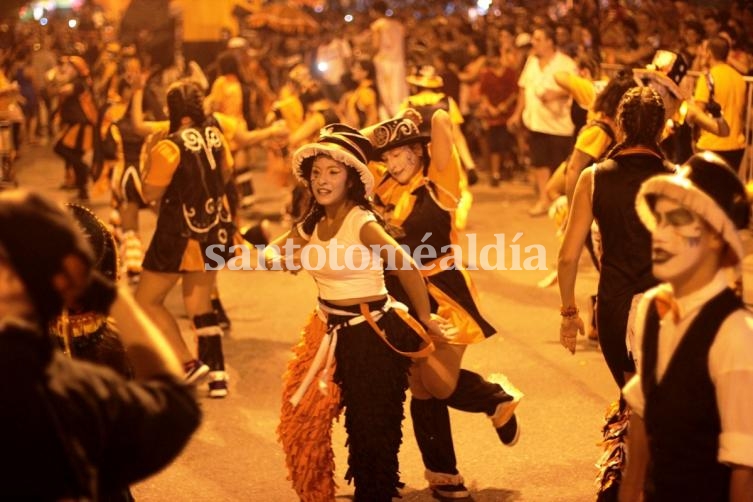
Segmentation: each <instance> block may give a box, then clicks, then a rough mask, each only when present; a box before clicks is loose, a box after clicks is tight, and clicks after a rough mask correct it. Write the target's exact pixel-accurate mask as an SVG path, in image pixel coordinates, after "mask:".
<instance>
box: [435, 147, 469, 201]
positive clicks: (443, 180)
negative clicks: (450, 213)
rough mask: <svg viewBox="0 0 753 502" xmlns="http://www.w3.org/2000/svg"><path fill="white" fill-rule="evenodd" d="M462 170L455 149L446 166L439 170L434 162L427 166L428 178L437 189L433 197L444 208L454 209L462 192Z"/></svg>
mask: <svg viewBox="0 0 753 502" xmlns="http://www.w3.org/2000/svg"><path fill="white" fill-rule="evenodd" d="M462 170H463V166H462V164H461V163H460V157H459V156H458V152H457V150H456V149H455V148H453V149H452V157H451V158H450V161H449V162H448V164H447V165H446V166H443V167H441V168H440V167H439V166H437V165H436V164H435V163H434V161H432V162H431V163H430V164H429V170H428V178H429V179H430V180H431V181H433V182H434V183H435V184H436V185H437V186H438V187H439V189H437V190H436V192H435V194H434V195H435V196H436V197H437V198H438V199H439V202H441V203H442V204H443V205H444V206H446V207H450V208H454V207H455V206H457V204H458V200H459V199H460V194H461V192H462V187H461V184H462V178H463V176H462Z"/></svg>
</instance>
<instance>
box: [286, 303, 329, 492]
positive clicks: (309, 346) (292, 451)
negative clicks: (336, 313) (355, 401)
mask: <svg viewBox="0 0 753 502" xmlns="http://www.w3.org/2000/svg"><path fill="white" fill-rule="evenodd" d="M326 331H327V326H326V324H325V323H324V322H322V321H321V319H319V317H317V315H316V314H312V315H311V317H310V319H309V322H308V324H307V325H306V327H304V329H303V331H302V332H301V340H300V341H299V342H298V343H297V344H296V345H295V347H293V354H294V355H293V358H292V359H291V360H290V361H289V362H288V367H287V371H286V372H285V374H284V375H283V391H282V414H281V417H280V425H279V427H278V428H277V435H278V438H279V440H280V442H281V443H282V447H283V450H284V451H285V461H286V464H287V467H288V479H289V480H290V481H292V483H293V488H294V489H295V492H296V494H297V495H298V497H299V498H300V499H301V501H302V502H331V501H332V500H334V499H335V488H336V485H335V480H334V472H335V455H334V452H333V451H332V421H333V420H334V419H336V418H337V417H338V416H339V414H340V411H341V407H340V388H339V387H338V386H337V384H335V383H334V382H333V381H332V375H333V374H334V367H333V368H330V370H329V372H328V379H327V382H326V389H322V388H321V386H322V385H323V384H322V383H319V385H311V386H310V387H309V388H308V389H307V390H306V393H305V394H304V396H303V399H302V400H301V402H300V403H299V404H298V406H293V405H292V404H291V403H290V398H291V397H292V396H293V394H294V393H295V391H296V390H297V389H298V387H299V386H300V384H301V382H302V381H303V378H304V376H305V375H306V371H307V370H308V368H309V366H311V363H312V361H313V359H314V355H315V354H316V351H317V349H318V348H319V344H320V342H321V340H322V338H323V337H324V336H326ZM318 377H319V375H317V380H315V382H319V379H318Z"/></svg>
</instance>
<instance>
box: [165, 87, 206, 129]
mask: <svg viewBox="0 0 753 502" xmlns="http://www.w3.org/2000/svg"><path fill="white" fill-rule="evenodd" d="M167 109H168V113H169V115H170V133H174V132H175V131H177V130H178V129H180V125H181V120H182V119H183V117H188V118H190V119H191V121H192V122H193V124H194V125H195V126H199V125H201V124H203V123H204V121H205V120H206V115H204V92H203V91H202V90H201V88H200V87H199V85H198V84H196V83H195V82H193V81H191V80H188V79H181V80H178V81H177V82H175V83H174V84H172V85H171V86H170V87H169V88H168V89H167Z"/></svg>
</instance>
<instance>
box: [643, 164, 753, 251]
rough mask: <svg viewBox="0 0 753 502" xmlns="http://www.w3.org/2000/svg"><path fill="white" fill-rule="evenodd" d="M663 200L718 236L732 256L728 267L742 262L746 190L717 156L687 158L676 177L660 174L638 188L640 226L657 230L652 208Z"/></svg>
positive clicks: (747, 215) (747, 219)
mask: <svg viewBox="0 0 753 502" xmlns="http://www.w3.org/2000/svg"><path fill="white" fill-rule="evenodd" d="M659 196H662V197H667V198H669V199H672V200H674V201H675V202H677V203H678V204H680V205H682V206H684V207H686V208H687V209H689V210H691V211H693V212H694V213H696V214H697V215H698V216H700V217H701V218H702V219H703V220H705V221H706V223H708V224H709V225H710V226H711V228H713V229H714V230H715V231H716V232H718V233H719V235H721V237H722V239H724V241H725V242H726V243H727V244H728V245H729V249H730V251H731V253H732V256H730V257H729V258H730V259H731V263H736V262H739V261H742V259H743V256H744V252H743V243H742V239H741V238H740V230H742V229H744V228H747V226H748V224H749V223H750V205H749V204H748V200H747V194H746V191H745V186H744V185H743V183H742V181H740V178H739V177H738V176H737V173H735V172H734V171H733V170H732V169H731V168H730V167H729V165H727V163H726V162H725V161H724V160H723V159H722V158H721V157H720V156H719V155H717V154H715V153H712V152H701V153H697V154H695V155H693V156H692V157H690V158H689V159H688V160H687V162H685V163H684V164H683V165H682V166H680V167H679V168H678V170H677V172H676V173H675V174H662V175H658V176H653V177H651V178H649V179H647V180H646V181H645V182H644V183H643V185H641V188H640V190H639V191H638V195H637V197H636V200H635V207H636V210H637V212H638V216H639V217H640V219H641V221H642V222H643V224H644V225H645V226H646V228H648V230H649V231H652V232H653V230H654V229H655V228H656V217H655V216H654V212H653V206H654V202H655V201H656V198H657V197H659Z"/></svg>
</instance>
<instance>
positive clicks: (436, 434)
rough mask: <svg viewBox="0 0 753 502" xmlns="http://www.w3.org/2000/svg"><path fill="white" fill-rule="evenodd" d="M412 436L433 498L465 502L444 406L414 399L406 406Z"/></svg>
mask: <svg viewBox="0 0 753 502" xmlns="http://www.w3.org/2000/svg"><path fill="white" fill-rule="evenodd" d="M410 414H411V418H412V419H413V433H414V434H415V436H416V443H417V444H418V449H419V450H420V451H421V458H422V459H423V461H424V467H426V479H427V480H428V481H429V484H430V486H431V489H432V491H433V492H434V494H435V495H438V496H441V497H446V498H466V497H468V496H469V493H468V490H467V489H466V487H465V485H463V477H462V476H460V474H459V473H458V469H457V460H456V458H455V447H454V445H453V442H452V430H451V429H450V414H449V413H448V411H447V405H446V404H445V403H444V402H442V401H440V400H439V399H434V398H432V399H416V398H412V399H411V402H410Z"/></svg>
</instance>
